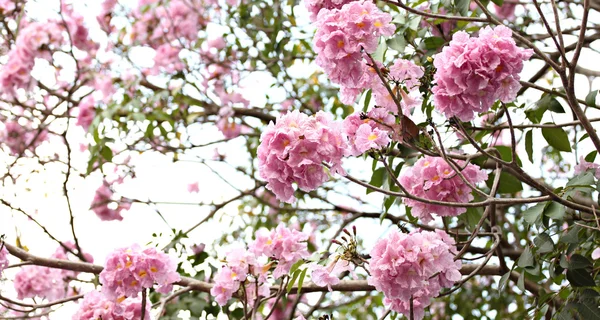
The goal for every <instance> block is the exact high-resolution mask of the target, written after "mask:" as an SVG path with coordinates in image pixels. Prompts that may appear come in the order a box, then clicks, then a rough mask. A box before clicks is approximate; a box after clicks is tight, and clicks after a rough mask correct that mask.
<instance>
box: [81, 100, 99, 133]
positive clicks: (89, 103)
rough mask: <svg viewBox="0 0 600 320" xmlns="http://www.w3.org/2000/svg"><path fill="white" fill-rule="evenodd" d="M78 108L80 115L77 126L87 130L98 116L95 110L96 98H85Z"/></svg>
mask: <svg viewBox="0 0 600 320" xmlns="http://www.w3.org/2000/svg"><path fill="white" fill-rule="evenodd" d="M78 107H79V114H77V125H78V126H81V127H82V128H83V129H85V130H87V129H88V128H89V127H90V125H91V124H92V121H94V117H95V116H96V110H95V109H94V98H92V96H91V95H89V96H87V97H85V98H83V100H81V102H80V103H79V106H78Z"/></svg>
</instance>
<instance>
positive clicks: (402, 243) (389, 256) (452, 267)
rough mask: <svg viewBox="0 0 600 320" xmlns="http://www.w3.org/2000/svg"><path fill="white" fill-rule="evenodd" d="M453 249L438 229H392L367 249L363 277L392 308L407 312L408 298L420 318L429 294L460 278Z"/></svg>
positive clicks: (458, 265) (448, 239) (430, 296)
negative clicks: (366, 268) (367, 272)
mask: <svg viewBox="0 0 600 320" xmlns="http://www.w3.org/2000/svg"><path fill="white" fill-rule="evenodd" d="M456 252H457V251H456V246H455V244H454V240H453V239H452V238H450V237H449V236H448V234H446V233H445V232H444V231H441V230H436V231H435V232H432V231H413V232H411V233H409V234H406V233H401V232H397V231H392V232H391V233H390V235H389V236H388V237H387V238H383V239H380V240H379V241H378V242H377V243H376V244H375V246H374V247H373V249H372V250H371V260H370V262H369V267H370V272H371V275H370V276H369V277H368V278H367V281H368V283H369V284H370V285H373V286H375V288H376V289H377V290H378V291H381V292H383V294H384V295H385V300H384V302H385V303H386V304H388V305H389V306H390V308H391V309H392V310H394V311H396V312H400V313H403V314H405V315H408V314H409V312H410V301H411V299H412V300H413V308H414V316H415V319H423V316H424V309H425V308H426V307H427V306H429V304H430V303H431V298H434V297H436V296H437V295H438V294H439V292H440V290H441V288H449V287H451V286H452V285H453V284H454V283H455V282H456V281H458V280H460V279H461V274H460V271H459V270H460V267H461V263H460V261H454V256H455V255H456Z"/></svg>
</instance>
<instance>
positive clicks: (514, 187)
mask: <svg viewBox="0 0 600 320" xmlns="http://www.w3.org/2000/svg"><path fill="white" fill-rule="evenodd" d="M493 183H494V175H493V174H490V177H489V179H488V180H487V181H486V184H487V185H488V187H490V188H491V187H492V184H493ZM522 190H523V183H522V182H521V180H519V179H517V178H516V177H515V176H513V175H511V174H508V173H506V172H502V173H501V174H500V182H499V183H498V193H517V192H519V191H522Z"/></svg>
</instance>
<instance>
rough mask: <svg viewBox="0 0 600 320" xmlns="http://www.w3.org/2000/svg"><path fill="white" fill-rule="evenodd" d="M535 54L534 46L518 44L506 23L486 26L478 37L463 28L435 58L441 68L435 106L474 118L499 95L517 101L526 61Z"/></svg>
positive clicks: (467, 117) (436, 78)
mask: <svg viewBox="0 0 600 320" xmlns="http://www.w3.org/2000/svg"><path fill="white" fill-rule="evenodd" d="M532 54H533V51H532V50H531V49H522V48H519V47H517V45H516V44H515V41H514V40H513V38H512V31H511V30H510V29H509V28H507V27H505V26H497V27H495V28H494V29H492V28H490V27H485V28H483V29H481V30H480V31H479V37H477V38H475V37H473V38H471V37H469V35H468V34H467V33H466V32H463V31H459V32H457V33H455V34H454V36H453V37H452V41H451V42H450V45H449V46H447V47H445V48H444V49H443V50H442V52H441V53H439V54H438V55H437V56H436V57H435V60H434V62H433V63H434V65H435V67H436V68H437V72H436V73H435V76H434V79H435V81H436V86H435V87H433V96H434V103H435V108H436V109H437V110H438V111H439V112H442V113H443V114H444V115H445V116H446V117H448V118H450V117H453V116H456V117H458V118H459V119H460V120H462V121H470V120H472V119H474V118H475V113H479V112H485V111H488V110H489V109H490V107H491V106H492V105H493V103H494V102H495V101H496V100H497V99H500V100H501V101H502V102H511V101H513V100H514V99H515V98H516V95H517V91H518V90H519V88H521V84H520V83H519V79H520V77H519V72H521V69H523V61H524V60H527V59H529V58H530V57H531V55H532Z"/></svg>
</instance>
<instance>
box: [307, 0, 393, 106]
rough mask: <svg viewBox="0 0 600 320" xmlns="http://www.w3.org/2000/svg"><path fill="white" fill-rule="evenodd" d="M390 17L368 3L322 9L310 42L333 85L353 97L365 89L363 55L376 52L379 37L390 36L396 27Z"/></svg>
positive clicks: (317, 60) (350, 3) (359, 2)
mask: <svg viewBox="0 0 600 320" xmlns="http://www.w3.org/2000/svg"><path fill="white" fill-rule="evenodd" d="M391 21H392V16H391V15H389V14H387V13H384V12H382V11H380V10H379V9H378V8H377V6H376V5H375V4H374V3H373V2H371V1H352V2H349V3H347V4H345V5H343V6H342V8H341V9H332V10H329V9H321V10H320V11H319V14H318V16H317V20H316V22H315V26H316V28H317V32H316V34H315V38H314V40H313V44H314V46H315V52H316V53H317V59H316V62H317V65H319V66H320V67H321V68H323V69H324V70H325V72H326V73H327V75H328V76H329V79H331V81H332V82H334V83H337V84H339V85H341V86H342V93H343V100H342V101H344V102H345V103H348V102H347V100H348V99H346V98H344V96H346V95H347V94H345V92H351V93H352V94H354V95H355V94H356V91H360V90H362V89H363V88H364V87H365V84H364V82H365V81H364V79H363V75H364V74H365V69H366V67H367V66H366V62H365V60H364V56H363V53H362V52H361V48H362V49H364V51H365V52H366V53H373V52H375V50H376V49H377V45H378V42H379V37H380V36H390V35H392V34H393V33H394V30H395V27H394V25H392V24H391V23H390V22H391Z"/></svg>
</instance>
